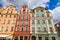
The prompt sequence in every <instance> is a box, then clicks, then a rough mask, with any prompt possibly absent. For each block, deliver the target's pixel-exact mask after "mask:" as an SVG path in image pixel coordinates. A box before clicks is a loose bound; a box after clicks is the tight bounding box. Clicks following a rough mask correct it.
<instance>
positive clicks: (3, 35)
mask: <svg viewBox="0 0 60 40" xmlns="http://www.w3.org/2000/svg"><path fill="white" fill-rule="evenodd" d="M16 16H17V11H16V9H15V6H13V5H10V6H7V7H6V8H5V9H4V7H1V8H0V40H12V37H13V33H14V28H15V24H16Z"/></svg>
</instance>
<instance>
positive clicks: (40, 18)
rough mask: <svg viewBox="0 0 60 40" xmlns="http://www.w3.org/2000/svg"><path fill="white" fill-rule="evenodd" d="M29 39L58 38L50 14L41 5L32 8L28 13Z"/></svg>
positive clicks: (53, 39) (56, 39)
mask: <svg viewBox="0 0 60 40" xmlns="http://www.w3.org/2000/svg"><path fill="white" fill-rule="evenodd" d="M30 39H31V40H58V36H57V32H56V31H55V27H54V24H53V17H52V14H51V13H50V12H49V11H48V10H46V9H45V8H43V7H36V8H34V12H33V13H31V14H30Z"/></svg>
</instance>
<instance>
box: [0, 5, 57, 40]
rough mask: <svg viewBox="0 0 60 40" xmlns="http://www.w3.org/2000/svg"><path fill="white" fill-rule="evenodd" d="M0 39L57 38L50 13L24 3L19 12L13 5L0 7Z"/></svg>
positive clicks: (44, 39)
mask: <svg viewBox="0 0 60 40" xmlns="http://www.w3.org/2000/svg"><path fill="white" fill-rule="evenodd" d="M0 40H58V35H57V32H56V30H55V27H54V23H53V16H52V13H51V12H50V11H48V10H47V9H45V8H44V7H36V8H34V9H29V8H28V6H27V5H25V4H24V5H23V6H22V7H21V9H20V11H19V12H17V11H16V7H15V6H13V5H10V6H7V7H6V8H4V7H0Z"/></svg>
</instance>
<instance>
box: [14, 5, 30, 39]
mask: <svg viewBox="0 0 60 40" xmlns="http://www.w3.org/2000/svg"><path fill="white" fill-rule="evenodd" d="M13 37H14V40H30V13H29V9H28V7H27V6H26V5H23V6H22V8H21V10H20V13H19V14H18V17H17V22H16V27H15V31H14V36H13Z"/></svg>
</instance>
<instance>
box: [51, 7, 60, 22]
mask: <svg viewBox="0 0 60 40" xmlns="http://www.w3.org/2000/svg"><path fill="white" fill-rule="evenodd" d="M52 14H53V19H54V23H57V22H59V21H60V6H58V7H56V8H55V9H53V11H52Z"/></svg>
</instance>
